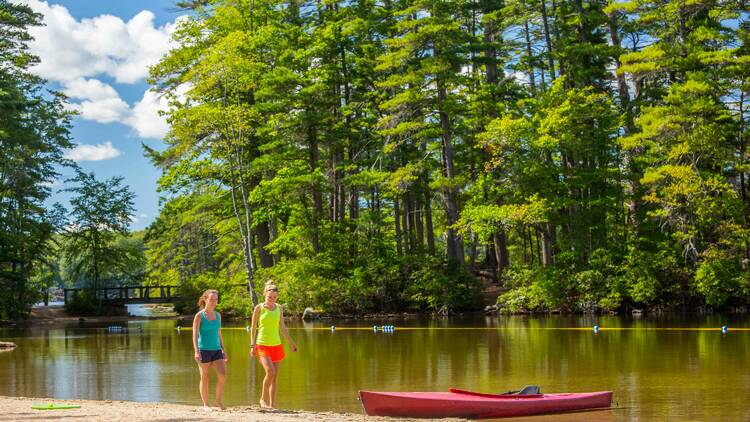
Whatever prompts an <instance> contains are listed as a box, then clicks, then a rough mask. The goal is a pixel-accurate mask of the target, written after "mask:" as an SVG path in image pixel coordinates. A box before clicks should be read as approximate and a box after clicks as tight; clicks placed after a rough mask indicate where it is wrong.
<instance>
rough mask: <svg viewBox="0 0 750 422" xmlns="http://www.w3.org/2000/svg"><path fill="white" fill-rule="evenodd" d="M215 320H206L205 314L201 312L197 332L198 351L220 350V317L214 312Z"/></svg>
mask: <svg viewBox="0 0 750 422" xmlns="http://www.w3.org/2000/svg"><path fill="white" fill-rule="evenodd" d="M214 315H216V318H214V320H213V321H211V320H210V319H208V318H206V312H205V311H201V327H200V329H199V330H198V349H199V350H221V343H220V342H219V328H221V316H220V315H219V313H218V312H214Z"/></svg>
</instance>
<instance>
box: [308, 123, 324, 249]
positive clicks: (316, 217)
mask: <svg viewBox="0 0 750 422" xmlns="http://www.w3.org/2000/svg"><path fill="white" fill-rule="evenodd" d="M307 136H308V144H309V145H310V151H309V157H310V173H311V174H314V173H315V172H316V170H317V169H318V134H317V130H316V129H315V127H313V126H309V127H308V130H307ZM312 197H313V212H312V220H313V221H312V230H313V239H312V244H313V252H314V253H315V254H316V255H317V254H318V253H320V233H319V230H320V218H321V216H322V215H323V194H322V193H321V192H320V188H319V187H318V183H317V182H315V181H314V182H313V184H312Z"/></svg>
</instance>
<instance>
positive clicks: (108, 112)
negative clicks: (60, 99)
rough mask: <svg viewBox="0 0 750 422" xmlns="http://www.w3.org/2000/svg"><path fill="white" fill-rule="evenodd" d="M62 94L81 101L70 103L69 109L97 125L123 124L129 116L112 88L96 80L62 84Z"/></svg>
mask: <svg viewBox="0 0 750 422" xmlns="http://www.w3.org/2000/svg"><path fill="white" fill-rule="evenodd" d="M63 86H64V89H63V92H64V93H65V95H67V96H68V97H70V98H74V99H80V100H83V101H81V102H80V103H70V104H69V108H70V109H73V110H75V111H78V112H79V113H80V114H81V117H82V118H84V119H87V120H94V121H97V122H99V123H111V122H123V121H127V119H128V118H129V116H130V114H131V113H130V107H129V106H128V103H126V102H125V101H123V100H122V99H121V98H120V96H119V95H118V94H117V91H115V89H114V88H112V87H111V86H109V85H107V84H105V83H103V82H101V81H99V80H97V79H74V80H72V81H68V82H64V85H63Z"/></svg>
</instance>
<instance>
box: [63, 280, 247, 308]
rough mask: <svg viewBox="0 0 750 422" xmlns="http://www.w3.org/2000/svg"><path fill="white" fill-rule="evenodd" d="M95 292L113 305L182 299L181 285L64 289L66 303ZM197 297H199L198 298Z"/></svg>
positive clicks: (100, 298) (237, 285)
mask: <svg viewBox="0 0 750 422" xmlns="http://www.w3.org/2000/svg"><path fill="white" fill-rule="evenodd" d="M232 287H244V288H246V289H247V288H248V285H247V284H234V285H232ZM83 291H86V292H93V294H94V299H95V300H96V301H99V300H101V301H102V302H104V303H108V304H113V305H124V304H126V303H172V302H174V301H175V300H179V299H181V292H180V286H121V287H99V288H96V289H93V288H78V289H64V295H65V299H64V300H65V303H66V304H67V303H68V300H69V299H70V298H72V297H73V296H74V295H76V294H78V293H79V292H83ZM196 299H197V298H196Z"/></svg>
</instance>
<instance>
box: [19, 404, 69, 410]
mask: <svg viewBox="0 0 750 422" xmlns="http://www.w3.org/2000/svg"><path fill="white" fill-rule="evenodd" d="M80 407H81V406H80V405H78V404H55V403H47V404H34V405H32V406H31V408H32V409H36V410H57V409H79V408H80Z"/></svg>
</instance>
